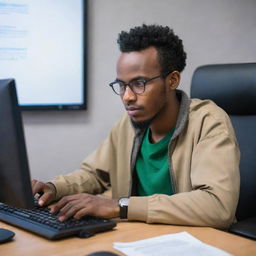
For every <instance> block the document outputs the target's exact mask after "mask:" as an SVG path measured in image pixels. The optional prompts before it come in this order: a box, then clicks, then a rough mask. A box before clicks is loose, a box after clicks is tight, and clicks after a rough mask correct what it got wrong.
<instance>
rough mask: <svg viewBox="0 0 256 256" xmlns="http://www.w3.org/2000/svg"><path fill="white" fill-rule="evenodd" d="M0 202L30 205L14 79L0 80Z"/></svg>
mask: <svg viewBox="0 0 256 256" xmlns="http://www.w3.org/2000/svg"><path fill="white" fill-rule="evenodd" d="M0 202H2V203H5V204H8V205H12V206H16V207H20V208H28V209H29V208H32V207H33V205H34V200H33V194H32V188H31V180H30V173H29V165H28V159H27V152H26V145H25V139H24V132H23V124H22V117H21V112H20V107H19V105H18V99H17V93H16V87H15V81H14V80H13V79H5V80H0Z"/></svg>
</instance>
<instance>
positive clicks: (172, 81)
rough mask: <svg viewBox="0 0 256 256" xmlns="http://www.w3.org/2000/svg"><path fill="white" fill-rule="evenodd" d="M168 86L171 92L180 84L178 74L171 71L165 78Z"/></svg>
mask: <svg viewBox="0 0 256 256" xmlns="http://www.w3.org/2000/svg"><path fill="white" fill-rule="evenodd" d="M166 79H167V82H168V86H169V88H170V89H171V90H175V89H176V88H177V87H178V86H179V84H180V72H178V71H173V72H172V73H170V74H169V75H168V76H167V77H166Z"/></svg>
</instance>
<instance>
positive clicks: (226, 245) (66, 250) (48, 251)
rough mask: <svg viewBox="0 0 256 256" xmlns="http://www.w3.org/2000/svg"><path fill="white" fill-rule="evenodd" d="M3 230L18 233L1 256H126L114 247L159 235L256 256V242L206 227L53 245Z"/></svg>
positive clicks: (131, 229) (133, 231) (130, 231)
mask: <svg viewBox="0 0 256 256" xmlns="http://www.w3.org/2000/svg"><path fill="white" fill-rule="evenodd" d="M0 227H1V228H6V229H10V230H12V231H14V232H15V233H16V235H15V239H14V241H11V242H8V243H5V244H1V245H0V255H1V256H24V255H25V256H30V255H31V256H32V255H33V256H35V255H37V256H45V255H51V256H59V255H61V256H71V255H74V256H84V255H86V254H88V253H90V252H94V251H100V250H108V251H113V252H115V253H117V254H119V255H122V254H121V253H119V252H118V251H116V250H115V249H113V247H112V243H113V242H131V241H135V240H140V239H145V238H150V237H154V236H158V235H164V234H170V233H177V232H181V231H187V232H188V233H190V234H191V235H193V236H194V237H196V238H198V239H200V240H201V241H202V242H205V243H207V244H209V245H213V246H215V247H218V248H220V249H223V250H225V251H227V252H230V253H232V254H234V255H237V256H253V255H256V242H255V241H253V240H249V239H246V238H242V237H240V236H236V235H232V234H229V233H226V232H223V231H220V230H216V229H213V228H205V227H185V226H172V225H160V224H145V223H139V222H122V223H118V224H117V226H116V228H115V229H114V230H113V231H107V232H103V233H98V234H96V235H95V236H93V237H90V238H85V239H80V238H76V237H72V238H67V239H63V240H59V241H49V240H46V239H44V238H41V237H39V236H36V235H34V234H32V233H29V232H26V231H24V230H22V229H19V228H15V227H13V226H9V225H7V224H5V223H3V222H0Z"/></svg>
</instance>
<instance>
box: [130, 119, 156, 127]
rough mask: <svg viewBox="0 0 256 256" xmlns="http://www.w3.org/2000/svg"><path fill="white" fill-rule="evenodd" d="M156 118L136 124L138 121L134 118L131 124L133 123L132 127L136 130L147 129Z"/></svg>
mask: <svg viewBox="0 0 256 256" xmlns="http://www.w3.org/2000/svg"><path fill="white" fill-rule="evenodd" d="M154 118H155V116H153V117H152V118H151V119H148V120H144V121H141V122H136V121H134V120H132V118H131V122H132V125H133V126H134V128H136V129H146V128H148V127H149V126H150V124H151V122H152V121H153V119H154Z"/></svg>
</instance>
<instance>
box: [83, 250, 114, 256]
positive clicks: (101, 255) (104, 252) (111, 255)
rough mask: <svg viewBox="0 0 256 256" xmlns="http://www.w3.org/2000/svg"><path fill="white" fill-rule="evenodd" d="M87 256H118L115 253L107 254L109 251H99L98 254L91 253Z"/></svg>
mask: <svg viewBox="0 0 256 256" xmlns="http://www.w3.org/2000/svg"><path fill="white" fill-rule="evenodd" d="M85 256H118V254H115V253H114V252H107V251H98V252H91V253H89V254H86V255H85Z"/></svg>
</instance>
